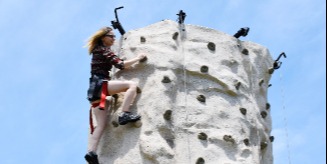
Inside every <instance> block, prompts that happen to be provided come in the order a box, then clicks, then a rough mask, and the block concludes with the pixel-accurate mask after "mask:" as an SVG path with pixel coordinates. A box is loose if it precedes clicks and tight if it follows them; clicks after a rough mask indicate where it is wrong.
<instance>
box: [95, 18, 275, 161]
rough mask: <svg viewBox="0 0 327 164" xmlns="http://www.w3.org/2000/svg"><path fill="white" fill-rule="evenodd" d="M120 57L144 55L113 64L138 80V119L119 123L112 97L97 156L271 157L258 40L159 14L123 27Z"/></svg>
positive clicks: (264, 54) (265, 58)
mask: <svg viewBox="0 0 327 164" xmlns="http://www.w3.org/2000/svg"><path fill="white" fill-rule="evenodd" d="M115 51H116V53H119V54H120V57H121V58H123V59H124V58H125V59H130V58H133V57H135V55H136V54H138V53H146V54H147V60H146V61H145V62H141V63H139V64H136V65H134V66H133V67H132V68H130V69H127V70H124V71H118V72H116V74H115V80H132V81H135V82H138V83H139V88H140V90H139V93H138V95H137V97H136V99H135V103H134V104H133V105H132V106H131V111H132V112H137V113H139V114H140V115H142V125H141V124H140V123H132V124H128V125H124V126H118V124H117V114H119V113H120V112H121V109H120V103H121V100H122V99H123V96H124V95H123V94H119V95H118V98H116V99H114V100H113V101H112V107H111V110H110V114H109V115H108V118H109V120H108V126H107V128H106V130H105V132H104V135H103V137H102V140H101V142H100V145H99V148H98V154H99V160H100V162H101V163H103V164H204V163H205V164H272V163H273V157H272V143H271V140H272V137H270V132H271V117H270V105H269V103H268V101H267V88H268V85H269V79H270V77H271V74H269V69H270V67H271V66H272V65H273V60H272V58H271V56H270V54H269V51H268V50H267V49H266V48H265V47H263V46H260V45H258V44H255V43H252V42H243V41H241V40H239V39H237V38H235V37H233V36H231V35H228V34H225V33H223V32H219V31H216V30H213V29H209V28H206V27H200V26H193V25H180V24H178V23H177V22H174V21H170V20H165V21H161V22H158V23H155V24H152V25H150V26H147V27H144V28H141V29H138V30H133V31H129V32H127V33H126V34H125V35H124V36H123V38H121V40H120V41H119V40H117V44H116V45H115Z"/></svg>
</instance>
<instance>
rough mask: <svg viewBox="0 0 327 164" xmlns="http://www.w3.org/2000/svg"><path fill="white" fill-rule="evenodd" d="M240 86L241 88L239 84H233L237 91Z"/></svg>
mask: <svg viewBox="0 0 327 164" xmlns="http://www.w3.org/2000/svg"><path fill="white" fill-rule="evenodd" d="M240 86H241V82H237V83H236V84H235V88H236V89H237V90H239V89H240Z"/></svg>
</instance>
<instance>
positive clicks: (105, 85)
mask: <svg viewBox="0 0 327 164" xmlns="http://www.w3.org/2000/svg"><path fill="white" fill-rule="evenodd" d="M107 96H109V93H108V81H103V83H102V89H101V97H100V102H96V103H92V104H91V107H90V114H89V117H90V130H91V134H93V132H94V126H93V118H92V108H95V107H98V106H99V110H105V106H106V97H107Z"/></svg>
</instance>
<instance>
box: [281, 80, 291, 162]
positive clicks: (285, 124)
mask: <svg viewBox="0 0 327 164" xmlns="http://www.w3.org/2000/svg"><path fill="white" fill-rule="evenodd" d="M279 80H280V82H281V83H282V81H283V78H282V74H280V79H279ZM280 88H281V95H282V105H283V112H284V129H285V136H286V143H287V144H286V146H287V157H288V163H289V164H291V151H290V144H289V136H288V128H287V127H288V125H287V118H286V107H285V94H284V89H283V86H282V85H281V87H280Z"/></svg>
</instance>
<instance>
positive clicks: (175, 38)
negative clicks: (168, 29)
mask: <svg viewBox="0 0 327 164" xmlns="http://www.w3.org/2000/svg"><path fill="white" fill-rule="evenodd" d="M177 37H178V32H175V33H174V34H173V39H174V40H177Z"/></svg>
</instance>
